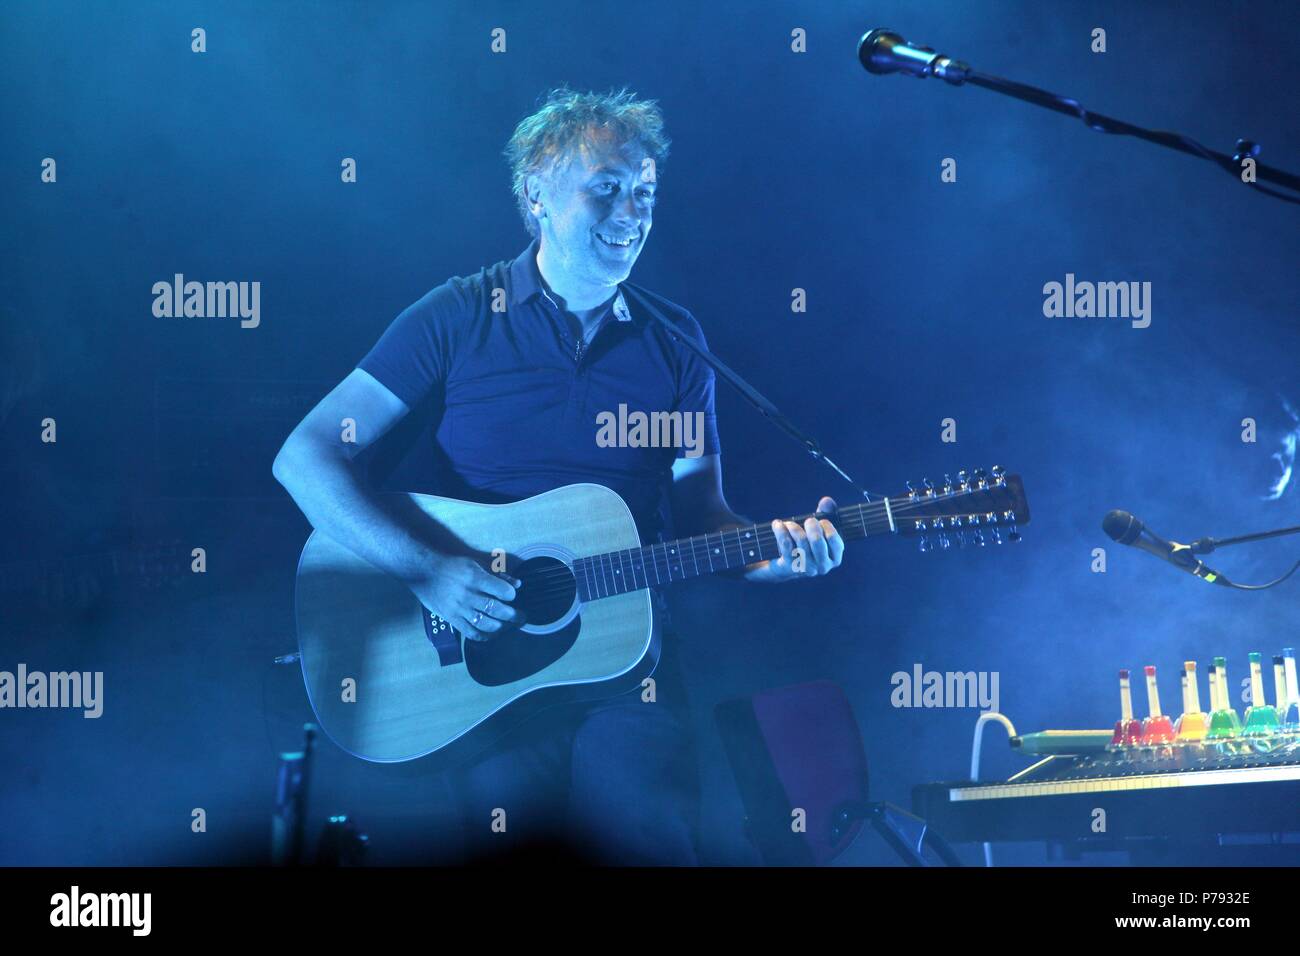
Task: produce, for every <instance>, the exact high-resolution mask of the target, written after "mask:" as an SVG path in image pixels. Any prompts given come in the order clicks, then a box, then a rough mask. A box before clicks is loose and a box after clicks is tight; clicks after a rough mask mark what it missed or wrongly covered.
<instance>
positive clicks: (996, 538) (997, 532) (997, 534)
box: [993, 527, 1002, 544]
mask: <svg viewBox="0 0 1300 956" xmlns="http://www.w3.org/2000/svg"><path fill="white" fill-rule="evenodd" d="M993 543H994V544H1001V543H1002V529H1001V528H998V527H994V528H993Z"/></svg>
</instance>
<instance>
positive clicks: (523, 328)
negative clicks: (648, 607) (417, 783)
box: [274, 90, 844, 864]
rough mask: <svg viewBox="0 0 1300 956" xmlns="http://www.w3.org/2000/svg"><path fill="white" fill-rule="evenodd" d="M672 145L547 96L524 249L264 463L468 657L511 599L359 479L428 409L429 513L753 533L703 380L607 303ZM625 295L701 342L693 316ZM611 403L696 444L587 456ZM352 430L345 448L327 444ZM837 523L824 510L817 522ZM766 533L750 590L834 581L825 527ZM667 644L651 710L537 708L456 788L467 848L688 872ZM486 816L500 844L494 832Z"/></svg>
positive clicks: (534, 148)
mask: <svg viewBox="0 0 1300 956" xmlns="http://www.w3.org/2000/svg"><path fill="white" fill-rule="evenodd" d="M668 146H669V141H668V139H667V137H666V136H665V135H664V132H663V119H662V116H661V114H660V111H659V108H658V106H657V105H656V104H655V103H654V102H653V101H646V100H640V99H638V98H637V97H636V96H635V95H633V94H632V93H629V92H627V91H626V90H624V91H620V92H616V93H609V94H595V93H576V92H572V91H569V90H555V91H552V92H551V93H550V94H549V96H548V97H547V99H546V101H545V103H544V104H543V105H542V106H541V108H540V109H539V110H538V111H537V112H536V113H534V114H533V115H531V116H529V117H527V118H526V119H524V120H523V121H522V122H521V123H520V124H519V125H518V127H517V128H516V130H515V132H514V135H513V136H512V137H511V139H510V143H509V145H508V147H507V149H506V157H507V159H508V161H509V163H510V166H511V170H512V174H513V184H514V193H515V196H516V198H517V200H518V203H519V209H520V214H521V215H522V217H523V221H524V225H525V226H526V228H527V229H528V232H529V234H530V235H531V236H532V237H533V241H532V242H531V243H530V244H529V246H528V248H527V249H525V250H524V251H523V252H522V253H521V254H520V255H519V256H518V257H517V258H515V259H514V260H513V261H504V262H499V263H497V264H495V265H493V266H489V267H487V268H484V269H482V270H481V271H480V272H478V273H477V274H475V275H473V276H468V277H455V278H452V279H449V280H448V281H447V282H445V283H443V284H442V285H440V286H438V287H437V288H435V289H433V290H432V291H431V292H429V293H428V294H426V295H425V296H424V297H423V298H421V299H420V300H419V301H418V302H416V303H415V304H414V305H412V306H410V307H409V308H408V309H406V310H405V311H404V312H402V314H401V315H399V316H398V317H397V319H396V320H395V321H394V322H393V324H392V325H391V326H390V327H389V328H388V330H387V331H386V332H385V333H384V334H383V336H382V337H381V338H380V340H379V342H378V343H377V344H376V345H375V347H374V348H373V349H372V350H371V351H370V352H369V354H367V355H366V356H365V357H364V358H363V359H362V360H361V362H360V363H359V364H358V366H357V368H356V369H355V370H354V371H353V372H352V373H351V374H350V375H349V376H348V377H347V378H346V379H344V380H343V382H342V383H340V384H339V386H338V387H336V388H335V389H334V390H333V391H332V392H330V394H329V395H327V396H326V397H325V398H324V399H323V400H322V401H321V402H320V404H319V405H318V406H317V407H316V408H314V409H313V410H312V411H311V412H310V413H308V415H307V416H306V418H304V419H303V421H302V422H301V423H300V424H299V425H298V427H297V428H296V429H295V430H294V432H293V433H292V434H291V435H290V436H289V438H288V440H287V441H286V442H285V444H284V447H283V448H282V449H281V451H280V454H279V455H278V456H277V458H276V462H275V468H274V471H275V475H276V477H277V478H278V479H279V480H280V482H281V483H282V484H283V485H284V486H285V488H286V489H287V490H288V491H289V493H290V494H291V495H292V496H293V498H294V500H295V501H296V502H297V503H298V505H299V506H300V507H301V508H302V510H303V512H304V514H306V516H307V518H308V520H310V521H311V523H312V524H313V525H314V526H315V527H316V528H318V529H320V530H321V531H323V532H324V533H325V534H327V535H328V536H330V537H331V538H333V539H335V540H336V541H339V542H341V543H342V544H344V545H345V546H347V547H348V548H350V549H351V550H353V551H354V552H355V553H357V554H358V555H360V556H361V557H363V558H365V559H366V560H368V561H370V562H371V563H372V564H374V565H376V566H378V567H380V568H382V569H384V570H386V571H388V572H389V573H391V574H393V575H394V576H396V577H398V578H400V579H401V580H402V581H403V582H405V583H406V585H407V586H408V587H409V588H410V590H411V591H412V592H413V593H414V594H415V596H416V597H418V598H419V599H420V601H421V602H422V603H423V604H424V606H425V607H428V608H430V609H432V610H435V611H436V612H437V613H438V614H439V615H440V616H441V617H443V618H444V619H445V620H447V621H449V622H450V623H451V624H452V625H453V626H454V627H456V628H457V629H458V630H459V631H460V632H461V634H462V635H463V637H464V638H465V639H466V640H476V641H477V640H491V639H492V637H493V635H495V634H497V633H499V632H501V631H502V630H504V629H508V628H512V627H514V626H516V625H517V624H518V623H519V620H520V615H519V613H518V612H517V611H516V610H515V608H514V607H512V605H511V601H512V599H513V598H514V596H515V586H514V585H515V582H514V581H513V579H511V578H509V577H508V576H506V575H497V574H492V573H490V572H489V570H488V569H487V568H486V567H484V566H483V565H481V564H480V563H479V562H477V561H475V560H472V559H470V558H468V557H464V556H462V555H459V554H454V553H450V552H448V551H445V550H442V549H441V548H440V547H439V545H438V543H437V542H435V541H431V540H427V538H426V537H424V536H422V535H421V534H420V533H418V532H417V530H416V529H415V528H414V526H412V525H409V524H408V523H406V522H404V521H403V520H402V519H401V518H400V517H399V516H397V515H395V514H393V513H391V512H390V510H389V509H387V508H385V507H384V506H383V504H382V503H381V501H380V499H379V498H378V497H377V496H376V495H375V493H374V490H373V489H372V488H370V487H369V486H368V485H367V483H366V481H365V479H364V477H363V475H362V473H361V471H360V470H359V469H358V468H356V466H355V463H354V459H355V457H356V455H358V454H359V453H360V452H361V451H362V450H364V449H365V448H366V447H368V446H369V445H371V444H373V442H374V441H375V440H377V439H378V438H379V437H380V436H382V435H383V434H384V433H385V432H387V431H388V430H389V429H390V428H392V427H393V425H394V424H396V423H397V422H398V421H399V420H400V419H401V418H403V417H404V416H405V415H407V414H408V412H409V411H410V410H411V409H412V408H413V407H415V406H416V405H418V404H420V403H423V402H425V401H426V400H429V399H432V400H433V401H434V403H435V405H436V407H437V408H438V409H439V411H440V415H439V418H438V424H437V426H436V428H437V431H436V436H435V438H436V457H437V462H436V464H437V473H436V478H435V481H436V487H435V488H433V489H431V490H432V491H434V492H435V493H437V494H439V495H443V496H446V497H453V498H460V499H464V500H471V501H480V502H489V503H500V502H508V501H516V500H519V499H522V498H526V497H530V496H532V495H537V494H541V493H542V492H545V491H549V490H551V489H553V488H557V487H561V486H563V485H567V484H573V483H575V482H594V483H597V484H602V485H606V486H608V487H610V488H612V489H613V490H615V491H616V492H618V493H619V495H621V496H622V498H623V500H624V501H626V502H627V504H628V507H629V509H630V511H631V512H632V515H633V517H634V519H635V520H636V523H637V528H638V531H639V532H640V534H641V537H642V540H643V543H647V544H648V543H651V542H652V541H655V540H657V539H660V538H662V537H663V536H664V534H665V532H666V531H667V530H668V527H669V524H670V523H671V525H672V530H673V532H674V533H675V534H676V535H679V536H684V535H692V534H701V533H704V532H715V531H718V530H720V529H723V528H729V527H735V526H738V525H741V526H743V525H750V524H752V523H753V522H751V521H750V520H749V519H747V518H743V517H741V516H739V515H736V514H734V513H733V512H732V510H731V508H730V507H729V506H728V504H727V501H726V499H725V497H724V495H723V491H722V462H721V454H720V446H719V442H718V432H717V425H716V417H715V413H714V376H713V372H712V370H711V369H709V368H708V367H707V366H706V365H704V364H703V363H702V362H700V361H699V359H698V357H697V356H696V355H694V354H693V353H692V352H690V351H689V350H687V349H685V348H684V347H682V346H681V344H680V343H677V342H674V341H673V338H672V336H670V335H669V334H667V333H666V331H665V330H664V329H663V328H662V327H660V326H658V325H657V324H656V323H654V322H651V321H649V320H648V319H646V318H645V317H644V316H638V315H636V314H634V313H633V312H632V311H631V310H630V309H629V307H628V304H627V302H626V301H625V299H624V297H623V294H622V291H621V289H620V285H622V284H624V283H626V280H627V279H628V277H629V275H630V274H631V272H632V267H633V265H634V264H635V263H636V260H637V258H638V257H639V256H640V254H641V251H642V249H644V248H645V244H646V241H647V239H648V238H649V235H650V227H651V225H652V223H653V218H654V207H655V200H656V191H657V189H658V185H659V171H660V167H661V166H662V163H663V160H664V159H665V157H666V156H667V153H668ZM635 288H636V289H637V290H638V291H640V292H643V293H645V294H646V295H647V296H650V297H652V298H653V299H654V300H655V301H656V302H657V303H658V304H659V306H660V308H661V311H663V312H664V313H666V314H667V315H668V316H669V318H670V319H671V320H672V321H673V322H675V323H676V324H677V326H678V327H679V330H680V332H681V334H683V335H689V336H691V337H692V338H694V339H695V340H696V341H698V342H700V343H701V344H703V342H704V336H703V333H702V332H701V330H700V326H699V324H698V323H697V322H696V321H695V319H694V318H693V317H692V316H691V314H690V313H689V312H688V311H687V310H685V309H683V308H681V307H680V306H677V305H674V304H673V303H671V302H668V301H667V300H664V299H662V298H659V297H658V296H653V294H652V293H649V292H648V291H647V290H644V289H641V287H639V286H637V287H635ZM621 405H626V406H627V408H630V409H634V410H637V411H641V412H644V413H646V414H654V413H666V414H672V413H681V417H683V418H684V417H686V416H691V417H692V418H693V420H695V421H699V422H702V423H703V429H702V436H700V439H699V445H698V447H696V448H694V449H693V450H692V451H693V453H692V454H688V449H686V448H676V449H674V448H671V447H663V446H662V445H660V444H658V443H656V444H655V445H654V446H648V445H643V444H642V445H629V444H620V445H618V446H616V447H610V445H609V443H608V442H599V441H597V433H598V430H599V426H598V418H599V416H601V415H602V414H603V415H608V414H610V413H612V412H614V411H615V410H617V409H619V408H620V406H621ZM347 418H350V419H352V420H354V421H355V422H356V434H355V441H352V442H343V441H341V440H340V435H339V423H340V422H341V421H342V420H344V419H347ZM834 508H835V503H834V502H833V501H832V500H831V499H829V498H822V499H821V501H820V502H819V503H818V507H817V509H816V510H818V511H820V512H822V513H824V514H826V513H831V512H833V510H834ZM772 527H773V531H774V533H775V535H776V538H777V541H778V544H779V546H780V548H781V557H780V558H779V559H774V560H771V561H763V562H759V563H756V564H753V565H750V566H748V567H747V568H745V570H744V574H743V576H744V577H745V578H746V579H747V580H751V581H759V582H773V583H775V582H783V581H790V580H796V579H799V578H807V577H814V576H816V575H819V574H825V573H827V572H829V571H830V570H832V569H833V568H835V567H837V566H838V565H839V564H840V561H841V559H842V557H843V553H844V544H843V541H842V539H841V537H840V535H839V534H838V533H837V532H836V530H835V528H834V525H833V524H832V523H831V522H830V521H828V520H824V519H823V520H821V521H817V520H814V519H812V518H809V519H808V520H807V522H805V523H804V524H803V525H800V524H798V523H795V522H787V521H774V522H772ZM796 549H797V550H796ZM655 599H656V600H655V607H656V612H655V618H656V624H657V626H660V625H662V624H663V622H664V620H665V619H666V615H665V613H664V611H665V609H664V604H663V601H662V599H661V597H660V596H659V595H658V594H656V595H655ZM677 643H678V641H677V638H676V637H675V636H674V635H672V634H671V633H670V632H667V631H664V632H663V633H662V636H661V641H660V644H661V647H662V651H661V659H660V662H659V666H658V669H657V670H656V672H655V675H654V676H655V679H656V685H657V692H656V700H655V702H654V703H646V702H643V701H642V699H641V695H640V693H639V692H635V693H631V694H627V695H624V696H623V697H619V698H613V699H612V700H608V701H603V702H600V703H598V704H594V705H593V704H590V703H585V704H581V705H566V706H563V707H556V708H552V709H551V710H550V711H547V712H544V714H543V716H542V717H539V718H537V719H535V720H532V721H530V722H529V723H528V724H527V725H526V726H524V727H522V728H518V729H516V730H515V731H513V732H512V733H511V734H510V735H509V736H507V737H506V738H504V739H503V740H502V741H501V742H500V743H499V744H498V745H497V746H496V747H494V749H493V750H492V751H490V752H489V753H487V754H485V755H483V756H481V757H480V758H479V759H478V760H477V761H476V762H474V763H473V764H471V765H470V766H468V767H465V768H463V769H462V770H460V771H459V772H457V773H456V774H455V775H454V777H453V779H452V783H453V789H454V792H455V794H456V797H457V800H458V803H459V805H460V810H461V813H462V817H463V821H464V827H465V836H466V839H467V841H468V843H469V846H470V848H471V851H472V852H474V853H476V854H477V853H479V852H484V851H486V850H489V849H501V848H503V847H508V846H512V845H518V842H517V841H518V840H520V839H527V838H529V837H535V838H541V839H552V838H555V837H556V836H559V835H564V836H565V837H568V838H570V839H574V840H576V841H577V842H578V844H579V845H580V846H581V847H582V849H583V851H584V852H586V853H588V854H590V855H592V856H594V857H596V858H598V859H600V860H603V861H607V862H624V863H675V864H690V863H693V862H695V861H696V855H695V853H696V851H695V841H694V832H693V819H694V816H695V812H696V809H695V804H696V802H697V781H696V771H695V761H694V756H693V750H692V747H691V745H690V737H689V734H688V733H687V727H688V723H689V720H688V715H687V711H686V709H685V708H686V701H685V691H684V686H683V684H684V682H683V680H682V677H681V673H680V666H679V664H678V659H677ZM499 809H502V810H506V812H507V819H508V821H509V822H508V825H507V832H508V833H509V834H510V837H509V839H506V840H503V839H501V838H500V837H501V834H500V833H498V832H496V830H495V829H494V828H493V826H492V824H493V822H494V820H495V819H496V816H495V811H497V810H499Z"/></svg>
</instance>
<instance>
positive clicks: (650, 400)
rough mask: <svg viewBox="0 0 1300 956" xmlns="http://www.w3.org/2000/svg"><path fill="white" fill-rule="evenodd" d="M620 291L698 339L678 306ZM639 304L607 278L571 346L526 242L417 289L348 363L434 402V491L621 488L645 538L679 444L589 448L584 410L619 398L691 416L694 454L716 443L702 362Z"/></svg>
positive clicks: (409, 398)
mask: <svg viewBox="0 0 1300 956" xmlns="http://www.w3.org/2000/svg"><path fill="white" fill-rule="evenodd" d="M625 285H627V284H625ZM633 288H635V289H636V290H637V291H638V292H643V293H645V294H646V297H647V298H650V299H651V301H653V302H654V303H655V304H656V306H657V307H658V308H659V311H660V312H662V313H663V314H664V315H666V316H667V317H668V318H669V319H670V320H671V321H673V322H674V323H675V324H676V325H677V327H678V329H679V330H680V333H681V334H684V335H689V336H691V337H692V338H694V339H695V341H697V342H699V343H700V344H701V345H703V344H704V342H705V340H704V333H703V332H702V331H701V329H700V325H699V323H698V322H696V321H695V318H694V317H693V316H692V315H691V314H690V312H688V311H687V310H686V309H683V308H682V307H681V306H678V305H675V304H673V303H672V302H669V301H667V300H666V299H663V298H661V297H659V296H655V295H653V294H652V293H649V292H647V291H646V290H643V289H642V288H641V287H640V286H633ZM638 313H639V308H638V307H637V306H636V305H635V304H634V303H633V302H632V301H631V297H628V298H626V299H625V298H624V297H623V294H622V291H621V288H620V291H618V292H617V293H616V295H615V298H614V299H613V300H611V302H610V305H609V306H608V307H607V309H606V312H605V315H604V316H603V319H602V322H603V324H602V325H601V326H600V328H599V330H598V331H597V332H596V335H595V337H594V338H593V339H592V341H591V343H590V344H587V345H580V344H579V342H578V341H577V340H576V339H575V338H574V336H573V334H572V333H571V332H570V330H569V326H568V323H567V321H566V320H565V318H564V316H563V315H562V314H561V313H560V310H559V309H558V307H557V306H556V304H555V302H554V301H553V300H552V298H551V296H550V294H549V292H548V290H547V289H546V288H545V286H544V284H543V282H542V277H541V274H540V272H539V271H538V268H537V242H536V241H534V242H533V243H532V244H530V245H529V247H528V248H527V249H525V250H524V251H523V253H521V254H520V255H519V257H518V258H516V259H515V260H514V261H513V262H498V263H497V264H496V265H493V266H489V267H487V268H484V269H483V270H481V271H480V272H478V273H477V274H476V275H473V276H456V277H453V278H451V279H448V280H447V281H446V282H444V283H443V284H442V285H440V286H438V287H437V288H436V289H433V290H432V291H430V292H429V293H427V294H426V295H425V296H424V297H423V298H421V299H420V300H419V301H418V302H416V303H415V304H414V305H412V306H410V307H409V308H407V309H406V310H405V311H403V312H402V313H401V314H400V315H399V316H398V317H397V318H396V319H395V320H394V321H393V323H392V325H390V326H389V327H388V329H387V331H385V332H384V334H383V336H382V337H381V338H380V339H379V341H378V343H376V345H375V347H374V348H373V349H371V350H370V352H369V353H368V354H367V355H366V356H365V358H363V359H362V360H361V361H360V363H358V365H357V367H358V368H361V369H364V370H365V371H366V372H368V373H370V374H371V375H373V376H374V377H375V378H376V379H377V380H378V381H379V382H380V383H382V384H383V385H384V386H385V387H387V388H388V389H389V391H391V392H392V393H393V394H394V395H396V396H397V397H398V398H400V399H401V400H402V401H403V402H404V403H406V405H407V407H408V408H415V407H416V406H417V405H419V404H420V403H422V402H424V401H425V400H426V399H429V398H430V397H431V396H432V397H433V398H434V399H435V404H436V407H437V408H438V410H439V413H438V416H437V417H436V418H435V421H436V422H437V424H436V431H435V435H434V448H435V458H436V460H435V463H434V465H435V468H434V475H435V483H436V488H435V490H436V492H437V493H438V494H440V495H444V496H446V497H451V498H461V499H463V500H466V501H481V502H486V503H492V504H498V503H502V502H508V501H518V500H520V499H521V498H527V497H530V496H532V495H537V494H541V493H542V492H544V491H550V490H551V489H553V488H558V487H561V486H562V485H569V484H573V483H574V482H595V483H597V484H601V485H605V486H607V487H609V488H612V489H613V490H614V491H616V492H618V494H619V495H620V496H622V498H623V500H624V501H626V502H627V504H628V507H629V509H630V510H631V512H632V515H633V517H634V518H635V519H636V523H637V528H638V530H639V531H640V533H641V539H642V543H643V544H648V543H650V542H651V541H653V540H655V539H656V538H657V537H658V536H659V533H660V531H661V530H663V529H664V528H665V525H666V515H667V511H666V502H667V497H666V494H665V492H666V491H667V489H668V487H669V486H670V484H671V482H672V465H673V461H674V460H675V459H676V458H679V457H685V456H686V454H687V451H688V449H686V448H671V447H669V448H665V447H630V446H631V445H632V444H633V442H629V443H627V444H625V445H623V446H614V447H602V445H601V443H598V441H597V435H598V432H599V430H600V426H599V424H598V419H597V416H598V415H600V414H601V413H602V412H607V413H610V414H612V415H614V416H618V415H619V413H620V409H619V406H620V405H625V406H626V410H627V412H628V413H631V412H635V411H641V412H644V413H645V414H647V415H649V414H651V413H653V412H681V413H683V417H684V416H686V415H690V416H691V417H692V421H693V422H694V421H698V420H699V419H697V418H695V416H694V413H696V412H700V413H702V414H703V420H702V421H703V429H702V432H701V435H700V437H699V438H698V439H697V440H698V441H700V442H701V443H702V449H701V453H702V454H705V455H712V454H716V453H718V451H719V450H720V446H719V443H718V427H717V416H716V412H715V408H714V374H713V370H712V369H711V368H709V367H708V366H707V365H705V364H704V363H703V362H701V361H700V360H699V358H698V357H697V356H696V355H695V354H694V353H693V352H691V351H689V350H688V349H687V348H686V347H685V346H683V345H682V344H681V343H679V342H674V341H673V339H672V336H670V335H669V334H668V332H667V331H666V330H665V329H663V328H662V327H661V326H660V325H659V324H658V323H656V322H654V321H653V320H651V319H650V318H649V317H647V316H645V315H642V314H638ZM606 434H608V433H606ZM633 441H635V439H634V440H633ZM692 530H694V529H692Z"/></svg>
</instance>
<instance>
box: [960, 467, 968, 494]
mask: <svg viewBox="0 0 1300 956" xmlns="http://www.w3.org/2000/svg"><path fill="white" fill-rule="evenodd" d="M957 487H958V488H959V489H961V490H962V491H969V490H970V475H969V474H968V473H967V471H966V469H965V468H963V469H962V470H961V471H959V472H957Z"/></svg>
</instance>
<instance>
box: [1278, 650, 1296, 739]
mask: <svg viewBox="0 0 1300 956" xmlns="http://www.w3.org/2000/svg"><path fill="white" fill-rule="evenodd" d="M1282 664H1283V667H1285V669H1286V712H1285V713H1284V714H1283V715H1282V722H1283V725H1284V726H1285V727H1286V729H1287V730H1300V684H1298V683H1297V682H1296V673H1295V648H1294V647H1284V648H1282Z"/></svg>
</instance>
